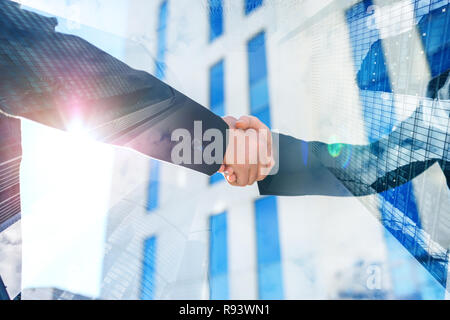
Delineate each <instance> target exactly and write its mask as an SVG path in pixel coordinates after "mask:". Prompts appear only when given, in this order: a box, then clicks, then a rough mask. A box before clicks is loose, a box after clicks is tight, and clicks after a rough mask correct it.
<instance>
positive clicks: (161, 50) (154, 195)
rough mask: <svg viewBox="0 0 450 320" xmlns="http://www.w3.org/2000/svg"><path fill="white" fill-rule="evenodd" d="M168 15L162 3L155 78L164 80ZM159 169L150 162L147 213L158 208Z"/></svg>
mask: <svg viewBox="0 0 450 320" xmlns="http://www.w3.org/2000/svg"><path fill="white" fill-rule="evenodd" d="M167 15H168V1H164V2H163V3H161V6H160V8H159V17H158V29H157V34H158V35H157V38H158V43H157V46H158V49H157V57H156V64H155V69H156V72H155V76H156V77H157V78H158V79H160V80H162V79H164V77H165V72H166V63H165V55H166V50H167V43H166V42H167V39H166V33H167ZM159 169H160V164H159V162H158V161H157V160H150V181H149V184H148V193H147V211H153V210H155V209H156V208H158V198H159Z"/></svg>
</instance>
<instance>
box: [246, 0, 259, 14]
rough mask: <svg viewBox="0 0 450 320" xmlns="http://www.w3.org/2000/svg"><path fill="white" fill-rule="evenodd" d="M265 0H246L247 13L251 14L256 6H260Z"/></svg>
mask: <svg viewBox="0 0 450 320" xmlns="http://www.w3.org/2000/svg"><path fill="white" fill-rule="evenodd" d="M262 3H263V0H245V14H249V13H250V12H252V11H253V10H255V9H256V8H258V7H260V6H261V5H262Z"/></svg>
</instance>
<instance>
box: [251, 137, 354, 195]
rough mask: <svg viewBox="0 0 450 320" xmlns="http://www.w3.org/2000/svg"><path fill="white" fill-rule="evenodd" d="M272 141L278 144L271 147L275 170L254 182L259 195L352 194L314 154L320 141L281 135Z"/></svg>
mask: <svg viewBox="0 0 450 320" xmlns="http://www.w3.org/2000/svg"><path fill="white" fill-rule="evenodd" d="M273 140H274V141H278V143H279V145H278V148H275V150H278V153H277V155H276V159H277V161H278V167H277V170H278V171H277V172H276V174H270V175H268V176H267V177H266V178H265V179H264V180H262V181H260V182H258V187H259V192H260V194H261V195H278V196H300V195H330V196H351V195H352V194H351V193H350V192H349V191H348V190H347V189H346V188H345V187H344V185H343V184H342V183H341V181H339V179H337V178H336V176H334V175H333V174H332V173H331V172H330V170H329V169H328V168H327V167H326V166H325V165H324V164H323V163H322V162H321V161H320V160H319V158H318V157H317V154H316V152H317V151H318V150H317V147H319V148H320V147H323V146H321V145H320V143H315V142H312V143H311V142H306V141H303V140H300V139H295V138H293V137H291V136H287V135H284V134H279V135H278V139H273Z"/></svg>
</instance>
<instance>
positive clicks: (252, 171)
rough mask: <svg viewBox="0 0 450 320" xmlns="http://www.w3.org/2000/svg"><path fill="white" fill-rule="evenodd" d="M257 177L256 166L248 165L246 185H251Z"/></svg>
mask: <svg viewBox="0 0 450 320" xmlns="http://www.w3.org/2000/svg"><path fill="white" fill-rule="evenodd" d="M257 178H258V166H256V165H254V166H250V169H249V175H248V182H247V185H248V186H251V185H252V184H254V183H255V181H256V179H257Z"/></svg>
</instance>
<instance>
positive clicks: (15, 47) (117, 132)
mask: <svg viewBox="0 0 450 320" xmlns="http://www.w3.org/2000/svg"><path fill="white" fill-rule="evenodd" d="M2 5H3V9H2V10H0V29H1V30H2V32H1V33H0V53H1V54H0V69H1V70H0V111H2V112H3V113H5V114H7V115H10V116H16V117H23V118H27V119H31V120H33V121H37V122H40V123H42V124H45V125H48V126H51V127H54V128H57V129H61V130H71V127H73V126H74V125H82V126H83V127H84V128H85V129H86V130H88V131H90V135H91V136H93V137H95V138H96V139H97V140H100V141H103V142H106V143H111V144H115V145H118V146H126V147H130V148H133V149H135V150H137V151H139V152H142V153H144V154H146V155H148V156H150V157H153V158H155V159H159V160H163V161H167V162H172V159H171V150H172V148H173V146H174V145H175V144H176V143H177V142H175V141H171V134H172V132H173V131H174V130H175V129H185V130H187V132H189V134H190V135H191V137H192V138H194V122H195V121H201V126H202V128H201V131H200V133H199V134H197V137H195V138H197V140H196V141H197V144H195V143H193V144H192V145H191V146H190V147H191V155H194V153H195V151H196V150H197V151H198V149H200V150H202V148H204V147H205V146H206V144H207V143H210V142H209V141H204V142H203V141H202V139H201V135H203V132H205V131H206V130H208V129H211V128H215V129H218V130H219V131H220V132H221V134H222V137H223V141H222V147H223V151H224V150H226V129H227V128H228V126H227V124H226V123H225V122H224V121H223V120H222V119H221V118H220V117H219V116H217V115H215V114H214V113H212V112H211V111H209V110H208V109H206V108H204V107H203V106H201V105H200V104H198V103H196V102H195V101H193V100H192V99H190V98H188V97H187V96H185V95H184V94H182V93H181V92H178V91H177V90H175V89H173V88H172V87H170V86H169V85H167V84H165V83H164V82H162V81H161V80H159V79H157V78H155V77H153V76H152V75H150V74H148V73H146V72H143V71H138V70H134V69H132V68H130V67H129V66H127V65H126V64H124V63H122V62H121V61H119V60H118V59H115V58H114V57H112V56H111V55H109V54H107V53H106V52H104V51H102V50H100V49H99V48H97V47H95V46H93V45H92V44H90V43H89V42H87V41H85V40H83V39H81V38H79V37H76V36H72V35H67V34H62V33H58V32H55V26H56V25H57V20H56V19H55V18H48V17H44V16H41V15H39V14H36V13H33V12H28V11H26V10H22V9H21V8H20V7H19V6H18V5H16V4H14V3H13V2H11V3H10V2H5V3H3V2H2ZM197 131H198V130H197ZM197 133H198V132H197ZM199 141H201V142H200V143H199ZM194 142H195V141H194ZM194 147H195V148H194ZM191 163H194V161H191ZM181 165H182V166H185V167H188V168H191V169H193V170H196V171H199V172H203V173H205V174H208V175H211V174H213V173H214V172H216V171H217V170H218V169H219V167H220V163H214V164H206V163H204V162H203V161H202V163H197V164H187V163H186V164H181Z"/></svg>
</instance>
